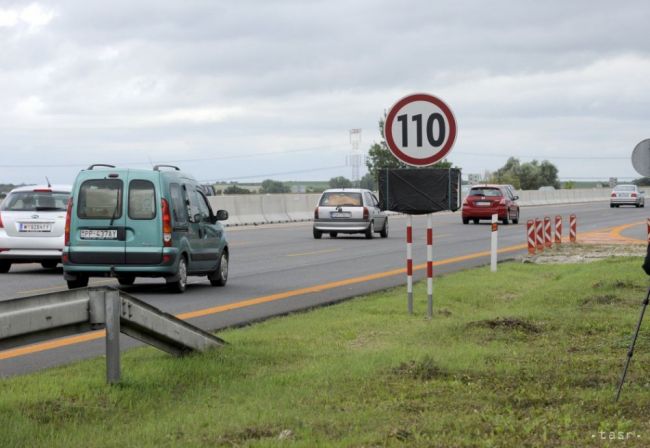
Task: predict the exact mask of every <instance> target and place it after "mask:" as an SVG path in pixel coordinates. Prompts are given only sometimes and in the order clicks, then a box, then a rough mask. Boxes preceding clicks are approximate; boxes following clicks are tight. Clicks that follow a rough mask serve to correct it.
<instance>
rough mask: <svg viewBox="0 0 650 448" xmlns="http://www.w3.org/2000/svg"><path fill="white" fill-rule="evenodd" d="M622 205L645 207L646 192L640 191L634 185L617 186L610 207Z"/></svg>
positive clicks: (611, 197)
mask: <svg viewBox="0 0 650 448" xmlns="http://www.w3.org/2000/svg"><path fill="white" fill-rule="evenodd" d="M621 205H634V206H636V207H645V191H641V190H639V187H637V186H636V185H633V184H629V185H617V186H615V187H614V190H612V194H611V195H610V199H609V206H610V207H619V206H621Z"/></svg>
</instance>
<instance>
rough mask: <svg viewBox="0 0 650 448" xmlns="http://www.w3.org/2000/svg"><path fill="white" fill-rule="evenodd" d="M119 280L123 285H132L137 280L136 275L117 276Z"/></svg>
mask: <svg viewBox="0 0 650 448" xmlns="http://www.w3.org/2000/svg"><path fill="white" fill-rule="evenodd" d="M117 282H118V283H119V284H120V285H122V286H131V285H132V284H133V283H134V282H135V277H134V276H132V275H129V276H125V277H117Z"/></svg>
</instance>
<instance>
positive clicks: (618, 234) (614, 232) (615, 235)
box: [609, 221, 646, 243]
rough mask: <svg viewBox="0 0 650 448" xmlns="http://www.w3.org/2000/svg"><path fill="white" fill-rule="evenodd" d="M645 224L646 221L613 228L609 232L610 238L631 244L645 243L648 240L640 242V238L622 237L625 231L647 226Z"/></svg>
mask: <svg viewBox="0 0 650 448" xmlns="http://www.w3.org/2000/svg"><path fill="white" fill-rule="evenodd" d="M645 223H646V221H638V222H633V223H631V224H623V225H621V226H616V227H613V228H612V230H611V231H610V232H609V236H610V237H612V238H616V239H619V240H624V241H630V242H635V243H645V242H646V240H640V239H638V238H630V237H627V236H623V235H621V232H623V231H624V230H627V229H629V228H630V227H636V226H640V225H642V224H645Z"/></svg>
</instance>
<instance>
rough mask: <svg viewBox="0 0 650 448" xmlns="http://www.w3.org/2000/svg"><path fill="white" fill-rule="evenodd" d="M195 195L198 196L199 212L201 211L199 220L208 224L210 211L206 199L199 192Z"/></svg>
mask: <svg viewBox="0 0 650 448" xmlns="http://www.w3.org/2000/svg"><path fill="white" fill-rule="evenodd" d="M197 194H198V196H199V210H201V219H202V220H203V221H205V222H210V214H211V209H210V203H209V202H208V198H206V197H205V195H204V194H203V193H202V192H200V191H197Z"/></svg>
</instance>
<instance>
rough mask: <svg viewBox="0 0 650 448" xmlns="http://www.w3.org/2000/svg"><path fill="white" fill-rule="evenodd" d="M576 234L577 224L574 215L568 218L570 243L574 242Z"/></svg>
mask: <svg viewBox="0 0 650 448" xmlns="http://www.w3.org/2000/svg"><path fill="white" fill-rule="evenodd" d="M577 233H578V223H577V219H576V215H570V216H569V241H570V242H572V243H575V242H576V239H577V238H576V235H577Z"/></svg>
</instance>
